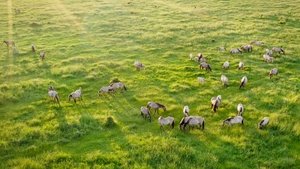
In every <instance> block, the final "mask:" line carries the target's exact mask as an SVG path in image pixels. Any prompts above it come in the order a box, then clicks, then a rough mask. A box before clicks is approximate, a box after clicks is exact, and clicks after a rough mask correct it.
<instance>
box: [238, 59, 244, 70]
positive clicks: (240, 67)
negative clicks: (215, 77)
mask: <svg viewBox="0 0 300 169" xmlns="http://www.w3.org/2000/svg"><path fill="white" fill-rule="evenodd" d="M244 66H245V64H244V62H242V61H240V62H239V65H238V69H239V70H240V69H244Z"/></svg>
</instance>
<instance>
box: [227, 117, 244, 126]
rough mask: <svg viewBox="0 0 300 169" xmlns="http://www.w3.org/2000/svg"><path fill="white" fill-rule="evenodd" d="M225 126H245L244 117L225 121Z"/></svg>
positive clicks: (230, 118)
mask: <svg viewBox="0 0 300 169" xmlns="http://www.w3.org/2000/svg"><path fill="white" fill-rule="evenodd" d="M225 124H227V125H229V126H231V125H233V124H244V118H243V117H242V116H235V117H229V118H227V119H225V120H224V121H223V126H224V125H225Z"/></svg>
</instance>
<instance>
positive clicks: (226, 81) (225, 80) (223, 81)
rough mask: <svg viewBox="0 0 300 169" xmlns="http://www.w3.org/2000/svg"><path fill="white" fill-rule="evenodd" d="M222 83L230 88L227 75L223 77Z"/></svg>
mask: <svg viewBox="0 0 300 169" xmlns="http://www.w3.org/2000/svg"><path fill="white" fill-rule="evenodd" d="M221 82H222V84H223V85H224V86H228V78H227V77H226V76H225V75H221Z"/></svg>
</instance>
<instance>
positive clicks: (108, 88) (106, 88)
mask: <svg viewBox="0 0 300 169" xmlns="http://www.w3.org/2000/svg"><path fill="white" fill-rule="evenodd" d="M110 92H114V89H113V87H111V86H104V87H101V88H100V90H99V91H98V94H99V96H100V95H101V94H104V93H110Z"/></svg>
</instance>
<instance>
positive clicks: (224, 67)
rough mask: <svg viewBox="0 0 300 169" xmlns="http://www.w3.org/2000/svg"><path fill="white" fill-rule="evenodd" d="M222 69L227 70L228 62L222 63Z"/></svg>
mask: <svg viewBox="0 0 300 169" xmlns="http://www.w3.org/2000/svg"><path fill="white" fill-rule="evenodd" d="M222 68H223V69H228V68H229V62H228V61H226V62H224V63H223V66H222Z"/></svg>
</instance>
